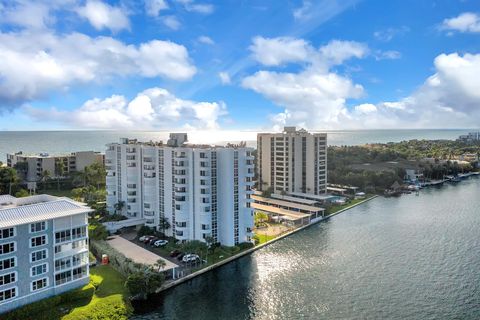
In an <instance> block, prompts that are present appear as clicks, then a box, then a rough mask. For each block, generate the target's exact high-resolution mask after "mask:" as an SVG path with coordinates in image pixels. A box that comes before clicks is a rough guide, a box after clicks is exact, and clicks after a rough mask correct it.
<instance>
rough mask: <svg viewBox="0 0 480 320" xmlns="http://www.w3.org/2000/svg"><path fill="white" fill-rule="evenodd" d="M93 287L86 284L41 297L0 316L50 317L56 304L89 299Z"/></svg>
mask: <svg viewBox="0 0 480 320" xmlns="http://www.w3.org/2000/svg"><path fill="white" fill-rule="evenodd" d="M94 292H95V287H94V286H93V285H92V284H90V283H89V284H87V285H85V286H84V287H82V288H79V289H76V290H72V291H69V292H66V293H63V294H61V295H58V296H53V297H51V298H47V299H43V300H40V301H37V302H34V303H31V304H28V305H26V306H23V307H21V308H19V309H16V310H13V311H12V312H9V313H7V314H3V315H1V316H0V318H1V319H2V320H19V319H22V320H23V319H24V320H27V319H52V314H51V313H50V312H52V311H53V310H54V309H55V308H56V307H57V306H58V305H60V304H64V303H72V302H76V301H80V300H87V299H91V298H92V296H93V293H94Z"/></svg>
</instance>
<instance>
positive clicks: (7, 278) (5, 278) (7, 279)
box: [0, 272, 17, 286]
mask: <svg viewBox="0 0 480 320" xmlns="http://www.w3.org/2000/svg"><path fill="white" fill-rule="evenodd" d="M16 278H17V273H16V272H12V273H7V274H4V275H1V276H0V286H3V285H5V284H9V283H12V282H15V281H16V280H17V279H16Z"/></svg>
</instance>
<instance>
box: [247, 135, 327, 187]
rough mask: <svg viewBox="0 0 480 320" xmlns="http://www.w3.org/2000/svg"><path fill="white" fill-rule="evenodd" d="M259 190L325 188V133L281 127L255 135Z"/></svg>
mask: <svg viewBox="0 0 480 320" xmlns="http://www.w3.org/2000/svg"><path fill="white" fill-rule="evenodd" d="M257 145H258V156H257V160H258V161H257V174H258V177H257V178H258V188H259V190H266V189H268V188H270V187H271V188H272V190H273V192H274V193H280V194H282V193H291V192H301V193H310V194H316V195H318V194H323V193H325V192H326V190H327V134H326V133H315V134H311V133H308V132H307V131H306V130H304V129H300V130H298V131H297V130H296V129H295V127H285V128H284V130H283V132H281V133H259V134H258V137H257Z"/></svg>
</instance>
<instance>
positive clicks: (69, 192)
mask: <svg viewBox="0 0 480 320" xmlns="http://www.w3.org/2000/svg"><path fill="white" fill-rule="evenodd" d="M37 194H49V195H52V196H57V197H69V198H72V197H73V196H72V190H68V189H62V188H60V190H58V189H56V188H54V189H51V188H48V189H46V190H45V189H43V188H38V189H37Z"/></svg>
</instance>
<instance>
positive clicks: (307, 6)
mask: <svg viewBox="0 0 480 320" xmlns="http://www.w3.org/2000/svg"><path fill="white" fill-rule="evenodd" d="M311 7H312V3H311V2H310V1H307V0H304V1H303V3H302V6H301V7H298V8H296V9H295V10H293V17H294V18H295V19H297V20H301V19H309V18H310V17H311V13H312V11H311Z"/></svg>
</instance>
